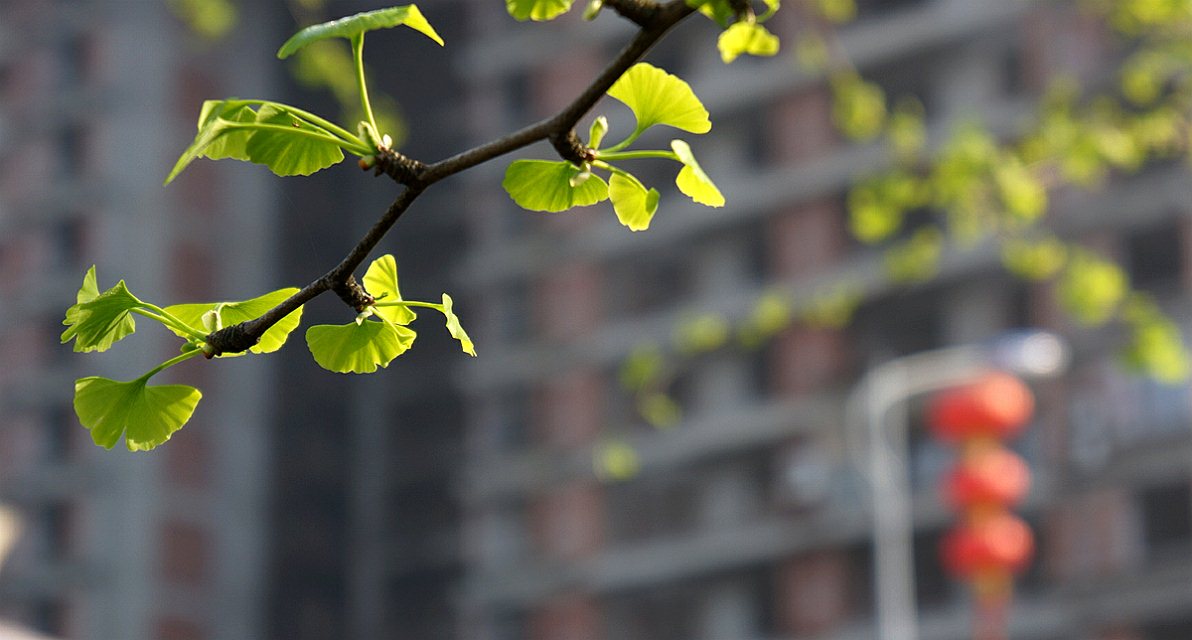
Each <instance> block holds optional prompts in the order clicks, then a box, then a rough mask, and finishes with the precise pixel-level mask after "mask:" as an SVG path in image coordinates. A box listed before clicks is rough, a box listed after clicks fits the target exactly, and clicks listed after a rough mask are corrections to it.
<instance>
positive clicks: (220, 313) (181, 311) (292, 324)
mask: <svg viewBox="0 0 1192 640" xmlns="http://www.w3.org/2000/svg"><path fill="white" fill-rule="evenodd" d="M297 292H298V289H297V288H295V287H287V288H285V289H278V290H277V291H272V292H270V293H266V294H265V295H263V296H258V297H256V298H253V299H251V300H242V301H239V302H199V303H192V304H175V305H171V306H169V307H166V309H165V310H166V311H167V312H169V313H171V314H173V315H174V316H176V317H177V318H178V319H179V320H181V321H183V322H185V323H186V324H188V325H190V326H191V327H194V328H195V329H199V330H202V331H214V330H215V328H216V327H207V326H205V325H206V323H204V322H203V316H204V315H205V314H209V313H214V314H215V317H216V318H217V320H216V323H217V324H218V328H222V327H228V326H231V325H234V324H239V323H241V322H247V321H249V320H255V319H257V318H259V317H261V316H262V315H263V314H264V313H265V312H266V311H268V310H270V309H272V308H273V307H276V306H277V305H279V304H281V302H282V301H284V300H285V299H286V298H289V297H290V296H292V295H294V294H295V293H297ZM301 321H302V307H298V308H297V309H295V310H294V311H292V312H290V313H289V314H288V315H286V317H284V318H282V319H281V320H279V321H278V322H277V324H275V325H273V326H272V327H269V330H268V331H266V332H265V334H264V335H262V336H261V340H260V342H258V343H257V344H256V345H255V346H253V347H251V348H249V351H251V352H252V353H272V352H274V351H277V350H278V349H280V348H281V347H282V345H283V344H285V343H286V338H288V337H289V336H290V332H291V331H293V330H294V329H296V328H298V324H299V322H301ZM170 330H171V331H173V332H174V333H176V334H177V335H178V336H179V337H181V338H186V339H189V338H190V336H189V335H187V334H185V333H182V332H180V331H178V330H177V329H174V328H171V329H170ZM238 355H244V354H243V352H241V353H229V354H223V355H221V356H219V357H221V358H222V357H232V356H238Z"/></svg>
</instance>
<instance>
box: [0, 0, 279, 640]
mask: <svg viewBox="0 0 1192 640" xmlns="http://www.w3.org/2000/svg"><path fill="white" fill-rule="evenodd" d="M242 14H243V18H244V19H245V20H247V21H249V22H252V23H258V24H270V22H269V21H268V20H266V19H265V18H264V15H266V14H265V13H263V12H261V11H260V10H258V9H257V8H253V7H249V6H245V7H243V8H242ZM231 39H232V40H231V42H230V46H231V47H233V48H235V49H237V50H238V51H240V52H241V54H240V55H231V54H230V53H221V52H220V51H221V49H220V48H218V47H214V46H210V45H207V44H204V43H202V42H200V41H199V40H198V39H196V38H194V37H193V36H192V34H190V33H189V32H188V30H187V29H186V27H185V26H184V25H183V24H182V23H181V22H180V21H179V20H177V18H176V16H175V15H174V14H172V13H171V12H170V11H169V10H168V9H167V7H166V5H165V3H142V2H116V3H109V2H56V1H50V2H40V1H29V2H26V1H21V0H17V1H13V2H5V3H4V5H3V6H2V7H0V274H2V276H0V279H2V280H3V281H4V285H3V287H2V291H0V342H2V343H3V346H2V347H0V352H2V355H0V370H2V371H3V374H0V501H3V502H4V503H5V504H6V505H7V506H9V507H11V508H13V509H14V510H15V511H16V512H17V513H18V514H19V515H20V517H21V523H22V535H21V537H20V538H19V540H18V542H17V544H16V546H15V548H14V550H13V552H12V554H11V556H10V557H9V558H8V559H7V561H6V562H5V565H4V571H3V574H0V618H3V619H5V620H6V621H11V622H13V623H19V624H21V625H23V626H25V627H29V628H35V629H38V630H40V631H42V632H45V633H46V634H49V635H51V636H53V637H63V638H67V637H69V638H80V639H82V638H87V639H94V640H112V639H114V638H121V639H125V640H137V639H145V640H148V639H150V638H170V639H177V640H199V639H204V638H253V637H262V633H261V629H262V628H263V626H264V620H263V618H262V612H263V610H264V607H263V603H264V600H265V586H264V584H265V583H264V580H265V576H266V564H265V558H266V557H267V556H266V554H265V553H264V550H265V547H264V546H263V544H264V540H265V531H266V528H267V527H268V524H269V523H268V520H267V515H268V513H269V511H268V508H267V505H268V501H267V494H268V485H267V475H266V470H267V468H268V466H267V464H268V460H269V451H268V449H267V447H266V446H265V445H266V436H267V435H268V432H269V430H268V427H269V425H270V424H271V423H272V420H273V415H274V409H275V399H274V396H273V395H272V394H271V393H270V392H269V390H271V389H272V388H273V386H272V385H273V380H274V373H273V372H274V369H273V365H272V364H271V363H269V362H267V361H264V360H261V361H257V362H247V361H245V362H237V363H228V364H230V365H231V366H227V367H222V368H223V369H224V370H223V371H221V372H219V374H218V375H214V374H213V372H212V371H210V368H209V367H203V366H202V363H198V362H191V363H187V365H186V366H184V367H179V369H178V370H176V371H171V372H169V374H170V375H169V376H163V377H169V378H171V379H172V380H174V381H186V382H189V383H192V384H196V385H197V386H199V387H200V388H202V390H203V391H204V392H205V397H204V399H203V401H202V402H201V403H200V405H199V407H198V410H197V412H196V414H195V416H194V419H193V421H192V422H191V423H190V424H189V425H188V426H187V428H186V429H184V430H182V431H180V432H179V433H177V434H175V436H174V437H173V439H172V440H171V441H170V442H169V444H168V446H165V447H162V448H161V449H159V450H157V451H155V452H153V453H151V454H144V453H141V454H130V453H129V452H127V451H124V450H123V444H121V445H119V446H118V447H117V449H115V450H113V451H104V450H102V449H100V448H99V447H96V446H95V445H94V444H92V442H91V438H90V434H89V433H88V432H87V431H86V430H85V429H83V428H82V427H81V426H79V423H78V420H77V418H76V417H75V414H74V411H73V409H72V407H71V394H72V391H73V381H74V380H75V379H76V378H80V377H83V376H86V375H102V376H105V377H110V378H115V379H123V380H127V379H132V378H134V377H136V376H138V375H140V374H141V373H143V372H144V371H146V370H148V369H149V368H150V367H152V366H153V365H154V364H156V363H158V362H160V361H161V356H162V355H163V354H166V356H167V357H168V354H170V353H171V352H176V351H175V350H176V349H177V343H176V342H175V341H174V340H173V338H172V337H168V336H167V335H166V333H165V332H161V331H157V330H156V327H154V326H152V323H149V322H147V321H146V322H143V323H141V325H140V326H139V327H138V328H139V329H140V331H139V332H138V333H137V334H136V335H134V336H131V337H130V338H129V339H128V340H127V341H126V342H122V343H120V344H118V345H116V348H115V349H113V351H112V352H109V353H105V354H75V353H72V351H71V347H70V346H69V345H61V344H59V340H58V334H59V333H60V332H61V329H62V316H63V312H64V310H65V307H66V306H69V305H70V304H71V303H72V301H73V300H74V296H75V292H76V291H77V290H78V287H79V284H80V283H81V281H82V278H83V274H84V273H85V272H86V271H87V269H88V268H89V267H90V266H91V265H92V264H95V265H96V266H97V270H98V275H99V281H100V284H101V286H103V287H105V288H106V287H110V286H112V285H113V284H114V283H115V282H116V281H117V280H119V279H121V278H123V279H125V280H126V281H127V283H128V286H129V288H130V290H132V291H133V292H134V293H136V294H137V295H139V296H141V297H142V298H143V299H146V300H151V301H154V302H158V303H160V304H163V305H164V304H173V303H176V302H184V301H202V300H213V299H217V298H216V296H228V297H231V298H233V299H235V296H244V297H251V296H254V295H259V294H260V293H262V292H264V291H268V290H271V289H273V288H277V287H278V286H280V285H278V284H277V279H278V274H277V270H276V268H275V265H276V263H277V256H276V255H275V254H274V252H275V247H276V243H275V240H274V234H273V232H272V227H273V225H275V224H276V216H277V215H278V212H279V209H278V206H277V204H276V196H277V193H276V191H275V189H274V187H275V183H274V182H273V181H271V180H270V179H268V178H267V177H266V176H267V174H262V173H259V172H253V173H251V174H249V173H247V172H235V171H229V170H228V168H227V167H224V166H220V165H214V164H212V163H206V165H205V166H199V165H196V166H195V167H193V168H192V169H191V171H189V172H188V174H189V175H187V176H185V177H184V178H183V179H180V180H178V181H177V182H175V183H174V184H172V185H170V187H168V188H164V189H163V188H162V184H161V182H162V179H163V178H164V177H165V174H166V173H167V172H168V169H169V167H170V166H171V165H172V163H173V162H174V159H176V158H177V155H178V153H179V152H180V151H181V150H182V149H185V148H186V145H187V144H189V141H190V139H192V138H193V135H194V126H195V125H194V120H195V116H196V114H197V111H198V107H199V105H200V104H201V101H202V100H203V99H206V98H209V97H212V95H213V94H214V95H224V94H235V93H248V92H249V91H260V92H262V93H270V92H271V90H272V88H271V86H270V85H269V84H267V83H269V82H270V78H271V77H274V75H276V74H275V72H270V71H269V70H268V65H269V62H270V58H271V56H272V50H271V42H272V41H273V40H274V39H275V38H256V37H250V34H249V33H247V32H238V33H236V34H233V35H232V36H231ZM223 51H227V49H223ZM261 83H266V84H264V85H263V84H261ZM167 338H168V339H167ZM246 360H247V359H246ZM190 365H197V366H190ZM213 611H218V612H219V615H212V613H211V612H213Z"/></svg>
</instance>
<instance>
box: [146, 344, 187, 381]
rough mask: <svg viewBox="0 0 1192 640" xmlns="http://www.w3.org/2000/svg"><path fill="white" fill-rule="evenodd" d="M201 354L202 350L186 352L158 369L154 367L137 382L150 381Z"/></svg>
mask: <svg viewBox="0 0 1192 640" xmlns="http://www.w3.org/2000/svg"><path fill="white" fill-rule="evenodd" d="M200 353H203V350H202V349H191V350H190V351H186V352H184V353H183V354H182V355H179V356H174V357H173V358H170V359H169V360H166V361H165V362H163V363H161V364H159V365H157V366H156V367H153V368H152V369H150V370H149V371H147V372H146V373H145V375H143V376H141V377H139V378H137V380H148V379H149V378H152V377H153V376H155V375H157V374H159V373H161V372H162V371H165V370H166V369H169V368H170V367H172V366H174V365H176V364H178V363H179V362H184V361H186V360H190V359H191V358H193V357H195V356H197V355H199V354H200Z"/></svg>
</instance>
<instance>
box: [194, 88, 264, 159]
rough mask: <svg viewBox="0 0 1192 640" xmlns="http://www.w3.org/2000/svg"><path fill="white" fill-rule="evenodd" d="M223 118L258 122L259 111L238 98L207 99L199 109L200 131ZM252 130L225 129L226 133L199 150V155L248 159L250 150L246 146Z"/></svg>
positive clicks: (239, 121) (212, 157) (236, 121)
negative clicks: (237, 99) (246, 149)
mask: <svg viewBox="0 0 1192 640" xmlns="http://www.w3.org/2000/svg"><path fill="white" fill-rule="evenodd" d="M216 119H222V120H224V121H226V122H229V123H242V122H256V121H257V112H256V111H253V110H252V107H251V106H249V105H247V104H244V103H242V102H239V101H236V100H206V101H204V102H203V107H202V109H201V110H200V111H199V131H200V132H201V131H202V130H203V128H204V127H207V126H209V125H211V124H213V123H214V122H215V120H216ZM251 135H252V131H251V130H248V129H231V128H228V129H224V133H222V134H220V135H218V136H216V137H215V138H214V139H212V140H211V142H210V144H208V145H207V146H205V147H203V148H202V149H200V150H199V155H200V156H201V157H204V158H210V159H211V160H220V159H222V158H235V159H236V160H248V152H247V151H245V149H244V146H245V145H246V144H248V138H249V136H251Z"/></svg>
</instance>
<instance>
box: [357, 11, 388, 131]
mask: <svg viewBox="0 0 1192 640" xmlns="http://www.w3.org/2000/svg"><path fill="white" fill-rule="evenodd" d="M352 62H353V63H354V64H355V65H356V88H357V90H358V91H360V106H361V107H362V108H363V109H364V117H365V118H367V119H368V123H369V124H370V125H372V128H373V131H376V132H377V135H381V131H380V130H379V129H377V120H376V118H374V117H373V110H372V103H370V102H369V100H368V85H367V83H366V81H365V79H364V34H363V33H358V34H356V35H354V36H352Z"/></svg>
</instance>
